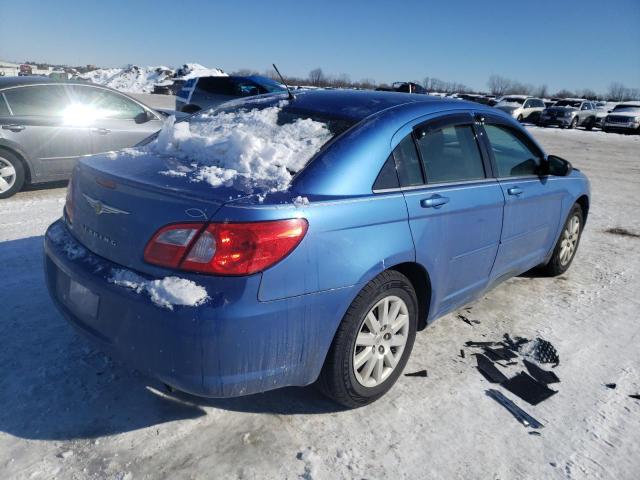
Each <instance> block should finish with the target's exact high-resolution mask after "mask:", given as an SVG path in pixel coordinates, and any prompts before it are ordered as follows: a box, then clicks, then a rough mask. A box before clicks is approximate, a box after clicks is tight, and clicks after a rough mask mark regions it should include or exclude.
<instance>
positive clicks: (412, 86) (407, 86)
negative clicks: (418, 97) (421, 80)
mask: <svg viewBox="0 0 640 480" xmlns="http://www.w3.org/2000/svg"><path fill="white" fill-rule="evenodd" d="M376 90H377V91H379V92H401V93H422V94H426V93H427V91H426V90H425V88H424V87H423V86H422V85H420V84H418V83H415V82H393V83H392V84H391V87H390V88H388V87H378V88H376Z"/></svg>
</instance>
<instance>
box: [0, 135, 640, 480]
mask: <svg viewBox="0 0 640 480" xmlns="http://www.w3.org/2000/svg"><path fill="white" fill-rule="evenodd" d="M531 131H532V133H533V134H534V135H535V136H536V138H537V139H538V140H539V141H540V142H541V143H542V145H543V146H544V147H545V148H546V149H547V151H548V152H550V153H556V154H558V155H560V156H563V157H566V158H568V159H569V160H571V161H572V163H573V164H574V166H576V167H578V168H580V169H582V170H583V171H584V172H585V173H586V174H587V175H588V176H589V177H590V179H591V182H592V189H593V192H592V193H593V197H592V205H591V211H590V215H589V219H588V222H587V229H586V232H585V234H584V236H583V239H582V242H581V245H580V249H579V251H578V254H577V257H576V259H575V262H574V264H573V265H572V267H571V269H570V270H569V272H568V273H567V274H566V275H564V276H562V277H559V278H555V279H549V278H533V277H528V276H523V277H519V278H515V279H512V280H510V281H508V282H506V283H505V284H503V285H502V286H500V287H498V288H497V289H496V290H494V291H492V292H490V293H489V294H487V295H486V296H485V297H484V298H483V299H482V300H480V301H478V302H476V303H475V304H473V305H472V308H471V312H470V313H469V314H467V315H468V316H469V318H472V319H474V320H479V321H480V323H479V324H474V325H473V326H472V325H469V324H467V323H464V322H463V321H461V320H460V319H458V318H457V316H456V315H455V314H452V315H448V316H446V317H444V318H442V319H440V320H438V321H437V322H435V323H434V324H433V325H432V326H430V327H429V328H427V329H426V330H425V331H423V332H422V333H420V334H418V337H417V339H416V344H415V347H414V350H413V354H412V357H411V359H410V361H409V364H408V365H407V368H406V370H405V371H406V372H414V371H417V370H421V369H427V371H428V377H426V378H422V377H404V376H403V377H401V378H400V380H399V381H398V383H397V385H396V386H395V387H394V388H393V389H392V390H391V391H390V392H389V393H388V394H387V395H386V396H385V397H383V398H382V399H381V400H379V401H378V402H376V403H374V404H372V405H370V406H368V407H365V408H361V409H358V410H353V411H341V410H339V409H337V408H336V406H335V405H334V404H332V403H331V402H329V401H328V400H325V399H324V398H322V397H320V396H319V394H317V393H316V392H315V390H314V389H313V388H289V389H284V390H279V391H274V392H269V393H266V394H262V395H255V396H251V397H245V398H238V399H225V400H211V399H200V398H196V397H191V396H188V395H184V394H169V393H167V392H166V391H165V390H164V389H163V388H162V386H161V385H159V384H158V383H157V382H154V381H153V380H149V379H147V378H144V377H142V376H141V375H139V374H137V373H136V372H133V371H131V370H130V369H129V368H127V367H126V366H124V365H121V364H119V363H118V362H114V361H112V360H110V359H108V358H107V357H105V356H103V355H102V354H101V353H99V352H97V351H95V350H93V349H92V348H91V347H89V345H88V344H87V343H86V342H85V341H84V340H83V339H81V338H80V337H78V336H77V335H76V334H75V333H74V332H73V331H72V330H71V328H70V327H69V326H68V325H67V324H66V323H65V322H64V320H63V319H62V317H61V316H60V315H59V314H58V312H57V311H56V310H55V309H54V307H53V305H52V303H51V301H50V300H49V297H48V295H47V292H46V289H45V286H44V281H43V274H42V235H43V233H44V230H45V228H46V226H47V225H48V224H49V223H51V222H52V221H53V220H54V219H56V218H57V217H58V216H59V215H60V212H61V209H62V205H63V203H64V196H65V190H64V188H45V189H39V190H32V191H28V192H23V193H20V194H18V195H17V196H15V197H14V198H12V199H9V200H2V201H0V406H1V408H0V472H2V474H3V475H2V477H3V478H12V479H13V478H18V479H20V478H25V479H27V478H28V479H31V478H46V479H49V478H61V479H70V478H78V479H83V478H111V479H125V478H127V479H137V478H154V479H157V478H243V479H244V478H247V479H250V478H290V479H293V478H305V479H328V478H368V479H377V478H394V479H396V478H420V479H425V478H446V479H450V478H501V479H515V478H536V479H537V478H572V479H575V478H611V479H632V478H637V476H638V472H639V471H640V455H639V454H638V445H640V401H639V400H635V399H633V398H630V397H629V396H628V395H629V394H638V393H640V348H638V344H639V342H640V323H638V317H639V315H638V314H639V313H640V296H639V293H640V278H639V273H638V271H639V270H640V238H638V237H633V236H625V235H617V234H612V233H607V232H606V230H607V229H610V228H614V227H619V228H624V229H627V230H629V231H630V232H632V233H635V234H640V197H639V196H638V193H639V192H640V136H624V135H616V134H604V133H601V132H598V131H593V132H585V131H567V130H559V129H540V128H536V127H532V128H531ZM504 333H509V334H510V335H512V336H514V335H522V336H525V337H528V338H534V337H536V336H541V337H542V338H545V339H547V340H549V341H551V342H552V343H553V344H554V345H555V347H556V348H557V350H558V352H559V354H560V365H559V367H557V368H556V369H555V370H554V371H555V372H556V373H557V374H558V376H559V377H560V379H561V383H560V384H557V385H554V386H553V387H554V389H555V388H556V387H557V389H558V390H559V393H558V394H556V395H554V396H552V397H551V398H549V399H548V400H546V401H545V402H543V403H541V404H539V405H537V406H535V407H532V406H529V405H527V404H525V403H524V402H522V401H521V400H519V399H517V398H515V397H514V396H513V395H511V394H510V393H508V392H505V393H506V395H507V396H509V397H510V398H512V399H514V401H515V402H516V403H518V405H520V406H521V407H523V408H524V409H525V410H526V411H528V412H529V413H530V414H531V415H533V416H534V417H536V418H537V419H538V420H541V421H542V422H543V423H544V424H545V427H544V428H543V429H541V430H540V433H541V435H540V436H536V435H531V434H529V431H530V429H526V428H524V427H523V426H522V425H520V424H519V423H518V422H516V421H515V420H514V418H513V417H512V416H511V415H510V414H509V413H508V412H507V411H506V410H505V409H504V408H503V407H501V406H500V405H498V404H497V403H496V402H495V401H494V400H492V399H491V398H489V397H487V396H486V394H485V391H486V390H487V389H488V388H491V386H490V384H489V383H488V382H487V381H486V380H485V379H484V378H483V377H482V376H481V375H480V374H479V373H478V372H477V371H476V369H475V359H474V357H472V356H471V355H469V353H471V352H470V351H469V350H467V355H466V356H465V358H461V357H460V356H459V352H460V349H461V348H463V345H464V342H465V341H467V340H494V339H495V340H499V339H501V338H502V335H503V334H504ZM606 383H615V384H616V385H617V387H616V388H615V389H610V388H606V387H605V386H604V384H606ZM498 388H500V387H498Z"/></svg>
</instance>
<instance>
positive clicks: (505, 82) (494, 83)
mask: <svg viewBox="0 0 640 480" xmlns="http://www.w3.org/2000/svg"><path fill="white" fill-rule="evenodd" d="M512 83H513V82H512V81H511V80H509V79H508V78H504V77H501V76H500V75H491V76H490V77H489V81H488V82H487V86H488V87H489V91H491V93H492V94H493V95H495V96H496V97H500V96H502V95H504V94H505V93H507V92H508V91H509V90H510V88H511V87H512Z"/></svg>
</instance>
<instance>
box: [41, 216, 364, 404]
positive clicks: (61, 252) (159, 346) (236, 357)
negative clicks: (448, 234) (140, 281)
mask: <svg viewBox="0 0 640 480" xmlns="http://www.w3.org/2000/svg"><path fill="white" fill-rule="evenodd" d="M52 232H53V233H52ZM44 249H45V255H44V267H45V276H46V283H47V288H48V290H49V293H50V295H51V297H52V299H53V301H54V303H55V305H56V306H57V307H58V309H59V310H60V311H61V312H62V314H63V315H64V317H65V318H66V319H67V320H68V321H69V323H71V324H72V325H73V326H74V327H75V328H76V329H77V330H78V331H79V332H80V333H82V334H83V335H84V336H85V337H88V338H89V339H91V340H92V341H93V342H94V343H95V344H97V346H98V347H99V348H100V349H102V350H103V351H105V352H107V353H109V354H110V355H113V356H114V357H117V358H120V359H121V360H123V361H124V362H125V363H127V364H129V365H131V366H133V367H135V368H137V369H139V370H141V371H143V372H145V373H147V374H149V375H151V376H153V377H156V378H157V379H159V380H161V381H162V382H165V383H167V384H169V385H171V386H173V387H175V388H177V389H179V390H182V391H186V392H189V393H192V394H195V395H200V396H210V397H230V396H239V395H246V394H251V393H256V392H262V391H266V390H270V389H274V388H279V387H284V386H290V385H307V384H309V383H312V382H313V381H314V380H315V379H316V378H317V376H318V374H319V372H320V369H321V368H322V364H323V362H324V358H325V355H326V352H327V351H328V349H329V346H330V344H331V341H332V339H333V335H334V333H335V330H336V328H337V326H338V324H339V322H340V320H341V318H342V316H343V315H344V312H345V311H346V308H347V307H348V305H349V304H350V302H351V300H352V296H354V295H355V294H356V293H357V288H356V287H355V286H353V287H347V288H342V289H337V290H331V291H325V292H319V293H315V294H309V295H301V296H297V297H292V298H288V299H283V300H277V301H270V302H260V301H258V289H259V285H260V277H261V276H260V275H259V274H258V275H253V276H249V277H209V276H203V275H186V274H185V275H183V274H182V272H180V274H179V275H180V277H182V278H186V279H188V280H192V281H194V282H195V283H197V284H198V285H200V286H202V287H204V288H205V289H206V290H207V294H208V296H209V300H208V301H207V302H205V303H204V304H202V305H200V306H197V307H190V306H177V305H176V306H174V307H173V310H170V309H168V308H163V307H160V306H158V305H156V304H155V303H153V302H152V301H151V299H150V297H149V296H148V295H147V294H146V293H144V292H141V293H136V292H135V291H133V290H131V289H127V288H125V287H122V286H119V285H115V284H113V283H111V282H110V281H109V279H110V277H111V274H112V269H121V268H122V267H120V266H119V265H117V264H114V263H112V262H109V261H108V260H106V259H104V258H102V257H99V256H97V255H95V254H93V253H92V252H90V251H88V250H86V249H84V248H83V247H82V246H81V245H79V244H78V243H77V242H76V241H75V239H74V238H73V237H72V236H71V234H70V233H69V231H68V229H67V228H66V226H65V224H64V223H63V222H62V221H58V222H56V223H54V224H53V225H51V226H50V227H49V229H48V230H47V234H46V235H45V244H44ZM138 275H141V274H138ZM142 276H143V275H142ZM146 278H147V279H148V277H146ZM72 285H73V291H74V293H72V292H71V286H72ZM78 285H80V287H78ZM78 291H80V294H78Z"/></svg>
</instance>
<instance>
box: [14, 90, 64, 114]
mask: <svg viewBox="0 0 640 480" xmlns="http://www.w3.org/2000/svg"><path fill="white" fill-rule="evenodd" d="M4 95H5V98H6V100H7V102H8V104H9V105H10V106H11V110H12V111H13V114H14V115H17V116H27V117H30V116H37V117H64V116H65V112H66V111H67V109H68V107H69V105H70V103H71V100H70V98H69V95H68V94H67V91H66V89H65V88H64V87H63V86H62V85H33V86H29V87H17V88H11V89H9V90H5V92H4Z"/></svg>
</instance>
